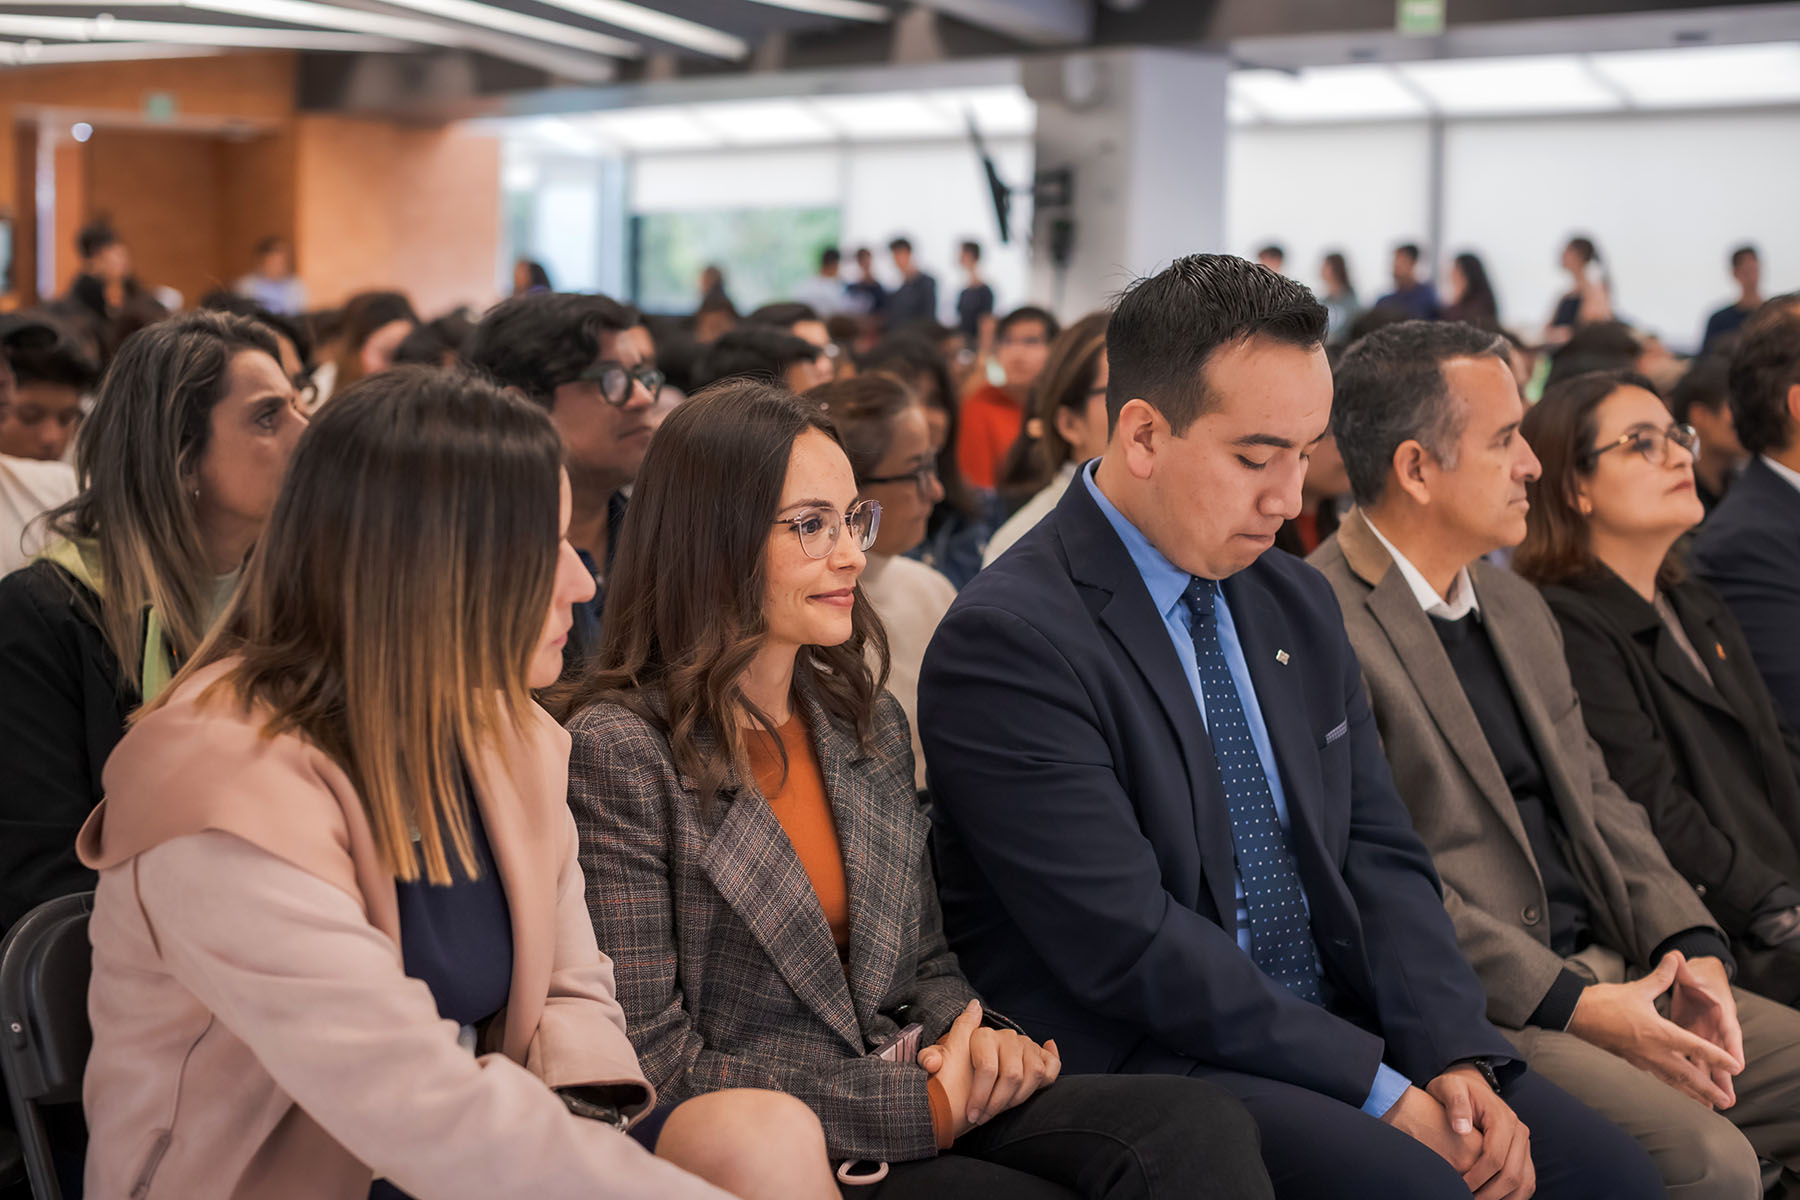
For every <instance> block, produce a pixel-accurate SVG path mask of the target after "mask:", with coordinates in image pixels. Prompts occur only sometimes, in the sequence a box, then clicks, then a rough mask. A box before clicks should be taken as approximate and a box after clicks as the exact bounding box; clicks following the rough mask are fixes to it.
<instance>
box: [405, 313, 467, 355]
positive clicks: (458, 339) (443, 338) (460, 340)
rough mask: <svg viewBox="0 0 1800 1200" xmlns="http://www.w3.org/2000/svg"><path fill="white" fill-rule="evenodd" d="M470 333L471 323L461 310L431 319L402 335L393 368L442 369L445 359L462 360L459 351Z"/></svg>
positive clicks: (461, 350) (465, 344)
mask: <svg viewBox="0 0 1800 1200" xmlns="http://www.w3.org/2000/svg"><path fill="white" fill-rule="evenodd" d="M474 333H475V323H474V322H473V321H471V320H469V314H468V313H467V311H465V310H463V309H460V308H459V309H456V310H455V311H454V312H447V313H445V314H444V315H443V316H441V317H434V318H432V319H431V320H429V321H427V322H425V323H424V324H423V325H420V326H419V327H418V328H417V329H414V330H413V331H412V332H411V333H409V334H407V335H406V338H405V339H404V340H403V341H402V342H401V343H400V345H399V347H398V348H397V349H395V351H394V365H396V366H399V365H402V364H412V365H415V366H426V367H441V366H444V365H446V364H445V362H444V356H445V355H452V356H454V358H455V359H460V358H461V357H462V352H463V347H464V346H467V345H468V344H469V339H470V338H471V337H472V336H474Z"/></svg>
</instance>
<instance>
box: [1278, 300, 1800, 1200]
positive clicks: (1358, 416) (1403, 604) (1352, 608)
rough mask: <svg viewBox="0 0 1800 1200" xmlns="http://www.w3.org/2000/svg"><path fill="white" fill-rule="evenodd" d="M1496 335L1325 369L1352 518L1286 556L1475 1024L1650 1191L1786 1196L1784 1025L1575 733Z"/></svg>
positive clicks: (1796, 1124) (1791, 1046) (1798, 1190)
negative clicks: (1742, 974)
mask: <svg viewBox="0 0 1800 1200" xmlns="http://www.w3.org/2000/svg"><path fill="white" fill-rule="evenodd" d="M1524 411H1525V410H1524V405H1523V403H1522V401H1521V400H1520V397H1519V391H1518V388H1517V386H1516V384H1515V383H1514V381H1513V377H1512V374H1511V372H1510V370H1509V369H1508V366H1507V355H1506V343H1505V342H1504V341H1502V340H1500V339H1498V338H1496V337H1494V336H1493V335H1491V334H1487V333H1483V332H1481V331H1479V330H1477V329H1474V328H1473V327H1471V326H1467V325H1458V324H1454V323H1440V324H1428V323H1425V322H1408V323H1405V324H1402V325H1397V326H1393V327H1390V328H1388V329H1385V330H1381V331H1379V332H1377V333H1374V334H1371V335H1370V336H1369V337H1367V338H1365V339H1363V340H1362V341H1361V342H1359V343H1358V344H1356V345H1355V346H1353V347H1351V349H1350V351H1349V352H1348V353H1347V354H1346V355H1345V356H1344V359H1343V361H1342V362H1341V363H1340V364H1339V366H1338V370H1337V375H1336V379H1335V395H1334V398H1333V410H1332V417H1331V425H1332V431H1333V432H1334V433H1335V434H1336V435H1337V444H1338V449H1339V451H1340V452H1341V453H1342V454H1343V456H1344V465H1345V467H1346V468H1347V469H1348V471H1349V474H1350V482H1351V486H1352V489H1353V491H1354V493H1355V496H1356V501H1357V505H1358V508H1357V509H1356V510H1355V511H1354V512H1352V513H1351V514H1350V515H1349V516H1347V517H1346V518H1345V520H1344V522H1343V524H1342V526H1341V527H1340V528H1339V530H1338V532H1337V534H1336V535H1335V536H1334V537H1332V538H1331V539H1330V540H1329V541H1327V542H1326V543H1325V544H1324V545H1322V546H1320V547H1319V549H1318V550H1317V551H1316V552H1315V553H1314V554H1313V555H1312V558H1311V561H1312V563H1313V564H1314V565H1315V566H1317V567H1318V568H1319V569H1320V570H1321V571H1323V572H1324V573H1325V576H1326V578H1327V579H1329V580H1330V581H1331V584H1332V587H1333V589H1334V590H1335V591H1336V593H1337V597H1338V602H1339V603H1340V604H1341V605H1342V607H1343V610H1344V620H1345V624H1346V626H1347V627H1348V629H1349V633H1350V642H1351V645H1352V646H1353V647H1354V649H1355V651H1356V655H1357V658H1358V659H1359V660H1360V661H1361V663H1362V667H1363V675H1364V678H1365V681H1366V683H1367V686H1368V689H1369V693H1370V700H1371V703H1372V706H1373V709H1374V712H1375V720H1376V724H1377V727H1378V728H1379V730H1380V732H1381V735H1382V739H1383V742H1384V744H1385V747H1386V751H1387V756H1388V759H1389V761H1390V763H1391V764H1392V766H1393V772H1394V781H1395V783H1396V784H1397V785H1398V786H1399V790H1400V794H1401V797H1402V798H1403V799H1404V800H1405V801H1406V804H1407V807H1408V808H1409V809H1410V810H1411V812H1412V817H1413V823H1414V825H1415V826H1416V827H1417V829H1418V831H1419V833H1420V835H1421V836H1422V837H1423V838H1424V840H1425V843H1426V845H1427V846H1428V847H1429V848H1430V849H1431V851H1432V855H1433V857H1434V858H1435V860H1436V864H1437V868H1438V872H1439V874H1440V875H1441V876H1442V878H1443V883H1444V902H1445V905H1446V907H1447V908H1448V909H1449V911H1450V915H1451V919H1452V921H1453V923H1454V924H1455V926H1456V933H1457V938H1458V941H1459V942H1460V944H1461V946H1462V949H1463V952H1464V953H1465V954H1466V955H1468V957H1469V959H1470V960H1471V961H1472V962H1473V963H1474V966H1475V969H1476V973H1477V974H1478V975H1479V976H1480V978H1481V981H1482V984H1483V986H1484V987H1485V988H1486V990H1487V996H1488V1015H1489V1017H1490V1018H1491V1019H1492V1020H1493V1021H1494V1022H1495V1024H1497V1025H1499V1026H1500V1027H1501V1029H1502V1031H1503V1032H1504V1033H1506V1034H1507V1036H1508V1037H1510V1038H1511V1039H1512V1040H1513V1042H1514V1043H1515V1044H1516V1045H1517V1046H1518V1047H1519V1049H1520V1050H1521V1052H1522V1053H1523V1054H1524V1056H1525V1057H1526V1058H1527V1060H1528V1061H1529V1062H1530V1064H1531V1066H1532V1068H1533V1069H1535V1070H1537V1071H1539V1072H1540V1073H1542V1074H1544V1075H1546V1076H1548V1077H1549V1078H1550V1079H1551V1080H1552V1081H1553V1082H1555V1083H1557V1084H1560V1085H1561V1086H1562V1087H1563V1088H1565V1089H1567V1090H1568V1091H1570V1092H1573V1093H1574V1094H1575V1095H1576V1096H1577V1097H1579V1098H1580V1099H1582V1100H1584V1101H1585V1102H1587V1104H1589V1105H1590V1106H1591V1107H1593V1108H1595V1109H1598V1110H1599V1111H1600V1112H1601V1113H1603V1114H1605V1115H1606V1116H1608V1117H1610V1118H1612V1119H1613V1120H1614V1121H1616V1122H1618V1123H1619V1124H1620V1125H1622V1126H1623V1127H1624V1128H1626V1129H1627V1130H1628V1131H1630V1132H1631V1133H1632V1134H1633V1135H1635V1136H1636V1137H1637V1138H1638V1139H1639V1140H1640V1141H1641V1142H1642V1143H1643V1145H1644V1146H1645V1148H1646V1149H1647V1150H1649V1151H1650V1153H1651V1156H1652V1158H1654V1159H1655V1160H1656V1163H1657V1167H1658V1169H1659V1170H1660V1171H1661V1172H1662V1174H1663V1178H1664V1181H1665V1182H1666V1183H1667V1184H1668V1185H1669V1188H1670V1193H1671V1195H1675V1196H1679V1197H1683V1198H1691V1197H1702V1196H1704V1197H1720V1198H1723V1197H1740V1198H1751V1197H1755V1196H1759V1195H1761V1194H1762V1186H1763V1171H1764V1168H1763V1166H1762V1165H1761V1164H1760V1163H1759V1161H1758V1160H1759V1158H1760V1159H1762V1160H1767V1161H1768V1162H1769V1163H1771V1164H1772V1165H1771V1166H1770V1167H1769V1169H1768V1170H1769V1174H1770V1175H1771V1176H1773V1175H1774V1174H1775V1173H1776V1172H1777V1170H1779V1172H1780V1174H1781V1185H1780V1187H1779V1188H1778V1189H1777V1190H1776V1191H1775V1192H1772V1193H1771V1194H1772V1195H1800V1175H1796V1174H1795V1170H1794V1169H1795V1168H1796V1167H1800V1013H1795V1012H1794V1011H1793V1010H1791V1009H1788V1008H1785V1007H1782V1006H1780V1005H1777V1004H1774V1003H1772V1002H1770V1001H1768V1000H1765V999H1763V998H1761V997H1759V996H1755V995H1751V994H1750V993H1747V992H1744V991H1741V990H1739V989H1736V988H1733V987H1732V986H1731V984H1730V975H1731V973H1732V970H1733V966H1734V964H1733V963H1732V959H1731V953H1730V950H1729V949H1728V948H1727V945H1726V941H1725V938H1724V936H1723V935H1722V934H1721V932H1720V931H1719V929H1718V927H1717V926H1716V925H1715V924H1714V923H1713V921H1712V918H1711V917H1710V916H1709V915H1708V913H1707V910H1706V906H1705V905H1704V904H1703V903H1702V902H1701V899H1700V897H1699V896H1697V895H1696V894H1695V892H1694V890H1693V889H1692V888H1691V887H1689V886H1688V885H1687V884H1686V883H1685V882H1684V881H1683V880H1682V878H1681V877H1680V875H1678V874H1677V873H1676V872H1675V870H1674V869H1673V868H1672V867H1670V865H1669V863H1668V860H1667V858H1666V857H1665V856H1664V854H1663V851H1662V848H1661V846H1660V845H1659V844H1658V843H1657V841H1656V838H1655V836H1654V835H1653V834H1652V833H1651V831H1650V827H1649V822H1648V820H1647V818H1646V816H1645V814H1644V812H1643V810H1642V809H1641V808H1639V807H1638V806H1636V805H1635V804H1633V803H1632V801H1631V800H1630V799H1628V798H1627V797H1626V796H1625V795H1624V793H1623V792H1621V791H1620V790H1619V789H1618V787H1616V786H1615V785H1614V784H1613V782H1612V781H1611V780H1610V779H1609V778H1608V777H1607V774H1606V764H1605V761H1604V759H1603V758H1602V756H1601V753H1600V750H1599V748H1598V747H1597V746H1595V745H1594V743H1593V742H1592V741H1591V740H1590V739H1589V738H1588V735H1587V730H1586V727H1585V725H1584V723H1583V720H1582V715H1581V709H1580V707H1579V705H1578V703H1577V701H1576V696H1575V689H1574V686H1573V683H1572V681H1571V679H1570V677H1569V670H1568V665H1567V663H1566V661H1565V660H1564V657H1563V647H1562V639H1561V636H1560V634H1559V632H1558V630H1557V625H1556V622H1555V620H1554V619H1553V618H1552V616H1551V613H1550V610H1549V608H1548V606H1547V605H1546V604H1545V603H1544V601H1543V599H1542V598H1541V597H1540V596H1539V595H1538V593H1537V591H1536V590H1535V589H1534V588H1533V587H1532V586H1531V585H1530V584H1529V583H1526V582H1525V581H1524V580H1522V579H1520V578H1519V577H1517V576H1515V575H1513V574H1512V573H1511V572H1510V571H1507V570H1504V569H1502V568H1499V567H1496V566H1493V565H1491V564H1490V563H1488V562H1486V561H1485V559H1484V556H1485V555H1486V554H1488V553H1490V552H1491V551H1494V550H1497V549H1500V548H1502V547H1508V546H1513V545H1517V544H1518V543H1519V542H1520V541H1521V540H1522V539H1523V538H1524V534H1525V512H1526V507H1527V500H1526V491H1527V486H1528V485H1529V484H1530V483H1531V482H1532V481H1534V480H1535V479H1536V478H1537V475H1538V463H1537V459H1536V457H1535V456H1534V455H1533V454H1532V452H1531V448H1530V447H1529V446H1528V445H1526V444H1525V441H1524V439H1523V437H1522V436H1521V435H1520V433H1519V422H1520V419H1521V418H1522V417H1523V415H1524Z"/></svg>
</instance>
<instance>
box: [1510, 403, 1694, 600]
mask: <svg viewBox="0 0 1800 1200" xmlns="http://www.w3.org/2000/svg"><path fill="white" fill-rule="evenodd" d="M1621 388H1642V389H1644V390H1645V391H1646V392H1649V393H1651V394H1652V395H1655V394H1656V385H1655V384H1653V383H1651V382H1650V381H1649V380H1648V379H1645V378H1644V377H1643V376H1642V375H1639V374H1637V373H1636V372H1633V371H1589V372H1588V373H1587V374H1585V375H1576V376H1574V377H1572V378H1570V379H1565V380H1563V381H1562V382H1561V383H1557V384H1552V385H1551V386H1550V387H1549V388H1546V389H1545V391H1544V398H1543V399H1542V400H1539V401H1538V402H1537V404H1535V405H1533V406H1532V408H1531V410H1530V411H1528V412H1527V413H1526V414H1525V419H1524V421H1523V422H1522V423H1521V424H1520V426H1519V432H1520V433H1522V434H1523V435H1524V436H1525V440H1526V441H1527V442H1528V443H1530V445H1531V451H1532V453H1533V454H1536V455H1537V459H1538V463H1539V464H1540V466H1541V468H1542V471H1543V473H1542V474H1541V475H1539V476H1538V478H1537V479H1536V480H1535V481H1533V482H1531V483H1528V484H1526V485H1525V495H1526V498H1527V500H1528V501H1529V502H1530V505H1531V507H1530V510H1529V511H1528V512H1527V513H1526V514H1525V540H1524V541H1523V542H1521V543H1520V544H1519V549H1518V550H1517V551H1516V552H1515V553H1514V554H1513V559H1512V565H1513V570H1515V571H1517V572H1518V573H1519V574H1520V575H1523V576H1524V577H1525V578H1526V579H1529V580H1531V581H1532V582H1533V583H1535V584H1537V585H1539V586H1540V587H1542V586H1545V585H1548V584H1555V583H1566V582H1568V581H1569V580H1572V579H1581V578H1584V577H1586V576H1589V575H1595V574H1599V573H1601V572H1603V571H1604V570H1605V569H1606V565H1605V564H1604V563H1602V562H1601V561H1600V560H1599V559H1598V558H1596V557H1595V556H1594V550H1593V545H1592V541H1591V539H1590V538H1589V537H1588V520H1587V518H1586V517H1585V516H1583V515H1582V512H1581V507H1580V503H1579V501H1578V499H1577V494H1576V489H1577V485H1578V484H1579V483H1580V482H1581V480H1582V479H1584V478H1585V477H1586V476H1587V475H1589V474H1590V473H1591V472H1592V471H1593V469H1594V460H1593V450H1594V438H1595V437H1596V436H1597V434H1598V429H1597V425H1598V423H1597V422H1596V421H1595V419H1594V415H1595V414H1596V413H1597V412H1598V411H1599V410H1600V406H1601V405H1602V404H1604V403H1605V402H1606V400H1607V398H1608V397H1610V396H1611V395H1612V394H1613V393H1614V392H1617V391H1618V390H1620V389H1621ZM1686 575H1687V570H1686V568H1685V567H1684V566H1683V564H1682V562H1681V559H1680V557H1679V555H1678V554H1677V552H1676V551H1674V550H1671V551H1670V552H1669V555H1668V557H1667V558H1665V559H1664V560H1663V564H1662V569H1661V570H1660V571H1659V572H1658V574H1657V582H1659V583H1662V584H1665V585H1667V584H1674V583H1679V582H1680V581H1681V580H1682V579H1684V578H1685V577H1686Z"/></svg>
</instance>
